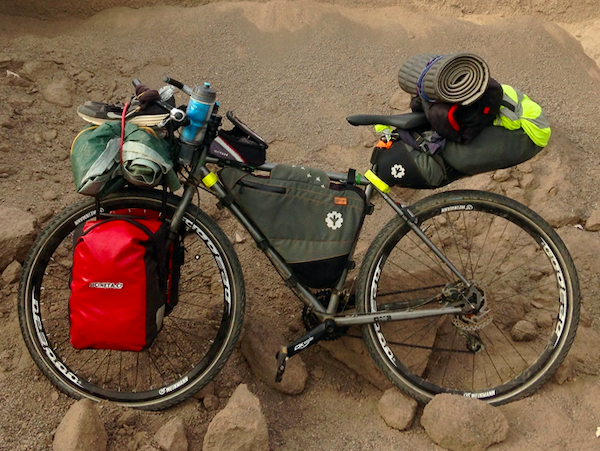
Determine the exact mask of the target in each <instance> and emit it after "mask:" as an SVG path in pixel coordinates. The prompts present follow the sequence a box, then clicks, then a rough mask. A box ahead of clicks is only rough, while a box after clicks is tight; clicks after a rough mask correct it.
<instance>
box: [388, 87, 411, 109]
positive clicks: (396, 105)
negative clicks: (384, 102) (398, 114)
mask: <svg viewBox="0 0 600 451" xmlns="http://www.w3.org/2000/svg"><path fill="white" fill-rule="evenodd" d="M389 105H390V107H391V108H393V109H394V110H399V111H408V110H409V108H410V94H408V93H406V92H404V91H401V90H398V91H396V92H395V93H394V94H393V95H392V98H391V99H390V101H389Z"/></svg>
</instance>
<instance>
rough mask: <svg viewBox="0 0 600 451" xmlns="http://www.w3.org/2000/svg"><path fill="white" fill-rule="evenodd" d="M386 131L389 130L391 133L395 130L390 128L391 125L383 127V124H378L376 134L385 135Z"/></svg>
mask: <svg viewBox="0 0 600 451" xmlns="http://www.w3.org/2000/svg"><path fill="white" fill-rule="evenodd" d="M384 130H389V131H390V132H391V131H393V130H394V129H393V128H392V127H390V126H389V125H382V124H376V125H375V132H376V133H383V132H384Z"/></svg>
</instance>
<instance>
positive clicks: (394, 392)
mask: <svg viewBox="0 0 600 451" xmlns="http://www.w3.org/2000/svg"><path fill="white" fill-rule="evenodd" d="M377 408H378V410H379V415H381V418H383V420H384V421H385V423H386V424H387V425H388V426H389V427H392V428H394V429H398V430H400V431H403V430H404V429H408V428H409V427H410V426H411V425H412V422H413V419H414V418H415V414H416V412H417V401H415V400H414V399H413V398H410V397H408V396H406V395H405V394H404V393H402V392H401V391H400V390H398V389H396V388H390V389H389V390H386V392H385V393H384V394H383V396H382V397H381V399H380V400H379V404H378V405H377Z"/></svg>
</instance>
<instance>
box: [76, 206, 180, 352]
mask: <svg viewBox="0 0 600 451" xmlns="http://www.w3.org/2000/svg"><path fill="white" fill-rule="evenodd" d="M166 236H167V227H166V225H164V223H163V222H161V221H158V220H154V219H135V220H134V219H130V218H126V217H122V216H115V217H114V218H109V219H103V220H91V221H87V222H86V223H84V224H82V225H81V226H80V227H79V228H78V229H77V230H76V233H75V237H74V244H75V245H74V255H73V269H72V272H71V283H70V288H71V295H70V297H69V319H70V338H71V344H72V346H73V347H74V348H75V349H89V348H93V349H114V350H121V351H141V350H143V349H146V348H148V347H150V346H151V345H152V342H153V341H154V339H155V338H156V336H157V334H158V332H159V331H160V329H161V327H162V321H163V317H164V314H165V304H166V299H167V289H168V286H167V284H168V280H169V278H168V275H167V269H166V253H165V242H166Z"/></svg>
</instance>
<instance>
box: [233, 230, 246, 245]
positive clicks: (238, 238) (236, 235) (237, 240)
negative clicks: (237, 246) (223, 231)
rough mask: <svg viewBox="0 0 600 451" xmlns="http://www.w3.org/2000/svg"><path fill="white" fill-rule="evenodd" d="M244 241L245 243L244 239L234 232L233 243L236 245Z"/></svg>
mask: <svg viewBox="0 0 600 451" xmlns="http://www.w3.org/2000/svg"><path fill="white" fill-rule="evenodd" d="M244 241H246V240H245V239H244V237H243V236H242V235H240V234H239V233H238V232H235V242H236V243H243V242H244Z"/></svg>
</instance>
